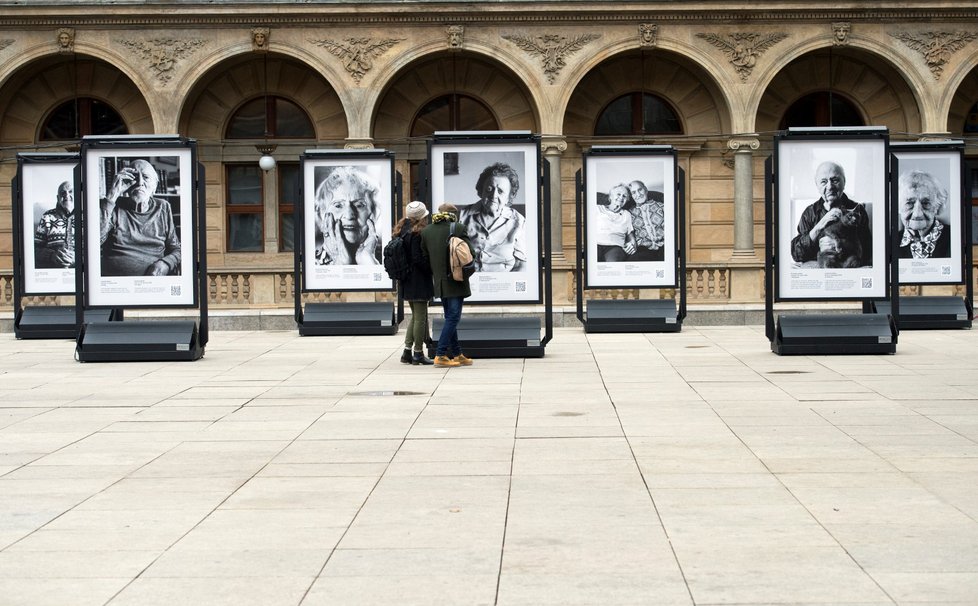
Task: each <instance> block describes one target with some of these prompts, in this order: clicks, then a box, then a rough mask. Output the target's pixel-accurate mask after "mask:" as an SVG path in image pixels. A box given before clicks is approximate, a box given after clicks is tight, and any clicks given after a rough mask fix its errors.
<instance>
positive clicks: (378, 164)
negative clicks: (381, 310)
mask: <svg viewBox="0 0 978 606" xmlns="http://www.w3.org/2000/svg"><path fill="white" fill-rule="evenodd" d="M316 152H319V153H316ZM338 167H357V168H359V169H360V170H362V171H364V172H366V173H367V174H368V175H369V176H370V177H371V178H372V179H375V180H376V181H377V185H378V187H379V190H380V193H379V194H378V196H377V208H376V216H375V217H374V226H375V229H376V233H377V235H378V237H379V238H380V240H381V242H380V250H381V251H382V250H383V248H384V245H385V244H387V243H388V242H390V239H391V232H392V231H393V227H394V217H395V216H396V214H395V204H396V192H395V183H394V157H393V154H391V153H390V152H386V151H384V150H371V151H370V152H369V153H356V152H349V151H339V150H337V151H329V150H324V151H319V150H311V151H310V152H307V154H306V155H303V156H302V158H301V167H300V179H302V183H301V185H302V187H301V191H302V222H301V225H302V234H301V235H302V240H301V250H302V258H303V263H302V292H367V291H390V290H394V288H395V285H394V281H393V280H391V279H390V276H388V275H387V272H386V271H385V270H384V265H383V259H382V258H380V259H378V261H379V262H380V264H379V265H319V264H318V263H317V259H316V257H317V255H316V251H317V244H318V234H319V233H320V230H319V228H318V227H317V223H316V188H317V187H318V185H319V182H317V180H316V177H317V170H318V172H319V173H320V174H323V173H325V172H326V170H327V169H334V168H338ZM299 249H300V247H299V246H297V247H296V251H297V252H296V254H298V251H299Z"/></svg>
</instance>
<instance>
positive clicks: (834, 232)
mask: <svg viewBox="0 0 978 606" xmlns="http://www.w3.org/2000/svg"><path fill="white" fill-rule="evenodd" d="M777 143H778V149H777V153H778V155H777V157H778V167H777V170H778V184H777V188H778V256H779V258H780V259H781V261H780V262H779V271H778V278H779V283H778V286H779V289H780V294H781V297H782V298H806V299H812V298H815V299H821V298H827V299H846V298H848V299H861V298H868V297H877V296H883V294H884V292H885V284H884V282H885V275H886V274H885V265H886V262H885V258H884V255H885V250H886V240H885V238H886V233H887V230H886V204H887V202H888V200H889V192H888V189H887V185H886V158H885V150H886V144H885V142H884V141H883V140H873V139H847V140H843V141H833V140H824V139H823V140H815V141H791V140H780V141H778V142H777Z"/></svg>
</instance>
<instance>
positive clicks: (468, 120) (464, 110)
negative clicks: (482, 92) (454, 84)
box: [455, 97, 498, 130]
mask: <svg viewBox="0 0 978 606" xmlns="http://www.w3.org/2000/svg"><path fill="white" fill-rule="evenodd" d="M457 122H458V124H456V125H455V130H497V128H498V127H497V126H496V118H495V117H494V116H493V115H492V113H491V112H490V111H489V109H488V108H487V107H486V106H485V105H483V104H482V103H481V102H479V101H477V100H476V99H473V98H472V97H460V98H459V100H458V120H457Z"/></svg>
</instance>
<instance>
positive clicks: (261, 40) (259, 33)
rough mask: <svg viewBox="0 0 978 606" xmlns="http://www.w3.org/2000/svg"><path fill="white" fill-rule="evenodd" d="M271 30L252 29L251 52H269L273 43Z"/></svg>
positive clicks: (266, 28)
mask: <svg viewBox="0 0 978 606" xmlns="http://www.w3.org/2000/svg"><path fill="white" fill-rule="evenodd" d="M271 34H272V32H271V28H268V27H253V28H251V50H253V51H258V52H266V51H268V47H269V45H270V43H271Z"/></svg>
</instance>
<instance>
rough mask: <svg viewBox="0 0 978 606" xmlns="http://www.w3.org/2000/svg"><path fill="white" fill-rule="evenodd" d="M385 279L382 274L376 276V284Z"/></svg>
mask: <svg viewBox="0 0 978 606" xmlns="http://www.w3.org/2000/svg"><path fill="white" fill-rule="evenodd" d="M382 279H383V276H382V275H381V274H374V282H380V281H381V280H382Z"/></svg>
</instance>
